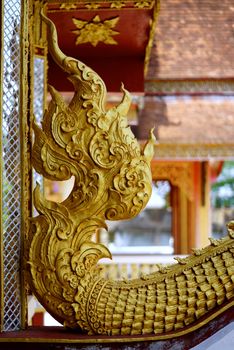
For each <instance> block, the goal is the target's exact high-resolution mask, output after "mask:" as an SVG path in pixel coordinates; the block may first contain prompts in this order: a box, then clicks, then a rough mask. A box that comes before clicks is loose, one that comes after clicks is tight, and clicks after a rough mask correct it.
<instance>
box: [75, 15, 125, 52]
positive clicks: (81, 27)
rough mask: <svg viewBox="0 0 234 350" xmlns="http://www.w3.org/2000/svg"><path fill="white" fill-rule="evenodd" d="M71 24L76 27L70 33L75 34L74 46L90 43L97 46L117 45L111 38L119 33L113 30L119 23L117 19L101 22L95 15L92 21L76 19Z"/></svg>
mask: <svg viewBox="0 0 234 350" xmlns="http://www.w3.org/2000/svg"><path fill="white" fill-rule="evenodd" d="M72 20H73V23H74V24H75V26H76V27H77V29H76V30H73V31H72V32H73V33H75V34H77V38H76V45H79V44H85V43H90V44H91V45H93V46H97V44H98V43H99V42H101V43H104V44H108V45H117V44H118V42H117V41H116V40H115V39H114V38H113V36H115V35H118V34H119V32H117V31H116V30H113V28H115V26H116V24H117V23H118V21H119V17H118V16H117V17H114V18H110V19H105V20H101V19H100V17H99V15H96V16H95V17H94V18H93V19H92V21H85V20H82V19H78V18H73V19H72Z"/></svg>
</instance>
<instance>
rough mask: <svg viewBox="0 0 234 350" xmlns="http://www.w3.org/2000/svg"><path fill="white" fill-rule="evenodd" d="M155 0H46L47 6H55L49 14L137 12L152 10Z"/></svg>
mask: <svg viewBox="0 0 234 350" xmlns="http://www.w3.org/2000/svg"><path fill="white" fill-rule="evenodd" d="M154 3H155V0H115V1H114V0H92V1H87V0H77V1H75V0H61V1H59V0H48V4H52V5H57V6H56V7H55V8H53V9H49V12H58V11H74V10H90V11H92V10H93V11H96V10H98V9H108V10H121V9H129V8H135V9H139V10H142V9H144V10H150V9H152V8H153V6H154Z"/></svg>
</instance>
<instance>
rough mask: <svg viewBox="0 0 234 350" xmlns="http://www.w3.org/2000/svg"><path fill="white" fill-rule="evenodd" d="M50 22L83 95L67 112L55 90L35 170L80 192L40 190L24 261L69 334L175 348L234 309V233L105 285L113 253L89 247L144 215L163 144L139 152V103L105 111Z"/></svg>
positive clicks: (90, 75) (52, 39)
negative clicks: (111, 227)
mask: <svg viewBox="0 0 234 350" xmlns="http://www.w3.org/2000/svg"><path fill="white" fill-rule="evenodd" d="M43 18H44V20H45V22H46V23H47V25H48V28H49V30H50V32H49V49H50V53H51V55H52V57H53V59H54V61H55V62H56V63H57V64H58V65H59V66H60V68H61V69H63V70H64V71H66V72H67V73H68V74H69V79H70V80H71V81H72V83H73V85H74V90H75V92H74V96H73V99H72V100H71V102H70V103H69V105H67V104H66V103H65V101H64V100H63V98H62V97H61V96H60V94H59V93H58V92H57V91H56V90H55V89H54V88H53V87H50V93H51V96H52V100H51V102H50V104H49V106H48V110H47V111H46V112H45V114H44V118H43V123H42V128H40V127H39V126H38V125H36V124H35V123H34V132H35V142H34V146H33V152H32V161H33V166H34V168H35V169H36V171H37V172H38V173H40V174H42V175H43V176H44V177H46V178H48V179H51V180H66V179H69V178H70V177H71V176H72V175H73V176H74V177H75V182H74V187H73V189H72V191H71V193H70V195H69V196H68V198H67V199H65V200H64V201H63V202H62V203H56V202H51V201H48V200H46V199H45V198H44V197H43V195H42V193H41V192H40V188H39V186H37V187H36V189H35V191H34V198H35V207H36V209H37V211H38V213H39V215H38V216H37V217H35V218H33V219H31V231H30V234H29V237H28V244H29V251H28V254H27V257H26V258H27V261H28V267H29V270H28V274H29V275H28V281H29V283H30V286H31V289H32V291H33V293H34V294H35V295H36V297H37V298H38V300H39V301H40V303H41V304H42V305H43V306H44V307H45V308H46V309H47V311H48V312H50V313H51V315H52V316H53V317H55V318H56V319H57V320H58V321H59V322H61V323H63V324H64V326H66V327H69V328H72V329H76V330H77V332H80V331H82V332H86V333H88V334H89V335H96V336H97V335H108V336H113V338H108V341H110V339H115V340H116V338H117V339H119V338H118V337H119V336H123V338H122V339H124V338H125V337H127V336H129V335H131V336H135V335H139V336H140V337H139V338H138V341H139V340H145V339H149V340H150V339H168V338H172V337H175V336H178V334H179V335H181V334H186V333H188V332H190V331H191V330H194V329H197V328H198V327H201V326H202V325H204V324H206V323H207V322H209V320H210V319H212V318H213V317H215V316H216V315H217V314H218V313H219V312H220V310H221V309H223V310H224V309H228V308H229V307H231V306H232V305H233V298H234V283H233V281H234V230H233V229H234V223H230V224H229V227H228V236H227V237H225V238H223V239H221V240H214V239H211V240H210V243H211V244H210V246H208V247H206V248H204V249H197V250H194V251H193V254H192V255H191V256H189V257H186V258H184V259H179V258H178V259H177V263H176V264H173V265H171V266H159V270H158V271H157V272H155V273H152V274H149V275H143V276H142V277H141V278H138V279H133V280H117V281H114V280H109V279H105V278H102V277H101V275H100V265H98V264H97V263H98V261H99V260H100V259H101V258H104V257H106V258H111V252H110V251H109V250H108V248H107V247H105V246H104V245H102V244H100V243H95V242H93V241H92V240H91V237H92V236H93V234H94V233H95V231H96V230H97V229H100V228H101V227H105V228H106V224H105V221H106V220H112V221H113V220H120V219H127V218H131V217H134V216H136V215H137V214H138V213H139V212H140V211H141V210H142V209H143V208H144V206H145V205H146V203H147V201H148V200H149V198H150V194H151V190H152V189H151V181H152V176H151V170H150V161H151V159H152V157H153V152H154V144H155V138H154V136H153V130H151V133H150V139H149V141H148V142H147V143H146V144H145V145H144V147H143V148H141V147H140V146H139V144H138V142H137V140H136V139H135V137H134V135H133V134H132V132H131V130H130V128H129V127H128V123H127V120H126V114H127V112H128V110H129V107H130V103H131V97H130V94H129V93H128V91H127V90H125V89H124V87H123V86H122V92H123V98H122V101H121V102H120V104H119V105H117V106H116V107H113V108H111V109H110V110H108V111H106V110H105V106H104V101H105V98H106V88H105V85H104V83H103V81H102V80H101V78H100V77H99V76H98V75H97V74H96V73H95V72H94V71H92V70H91V69H90V68H89V67H87V66H86V65H85V64H83V63H82V62H80V61H79V60H75V59H74V58H70V57H67V56H65V55H64V54H63V53H62V52H61V50H60V49H59V47H58V44H57V34H56V29H55V26H54V25H53V23H52V22H51V21H50V20H49V19H48V18H46V17H44V16H43ZM147 337H148V338H147ZM95 339H96V338H95Z"/></svg>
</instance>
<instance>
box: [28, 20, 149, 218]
mask: <svg viewBox="0 0 234 350" xmlns="http://www.w3.org/2000/svg"><path fill="white" fill-rule="evenodd" d="M42 16H43V19H44V21H45V22H46V23H47V24H48V28H49V32H50V33H49V36H48V44H49V50H50V53H51V55H52V57H53V59H54V61H55V62H56V63H57V64H58V65H59V66H60V67H61V69H63V70H64V71H65V72H67V73H68V75H69V77H68V79H69V80H70V81H71V82H72V83H73V86H74V96H73V98H72V100H71V101H70V103H69V104H66V103H65V101H64V100H63V98H62V97H61V96H60V94H59V93H58V92H57V91H56V90H55V89H54V88H53V87H49V91H50V94H51V97H52V100H51V102H50V104H49V107H48V110H47V111H46V113H45V115H44V118H43V123H42V129H41V128H39V127H38V126H37V125H36V124H34V131H35V143H34V148H33V165H34V167H35V169H36V170H37V172H39V173H41V174H42V175H43V176H45V177H46V178H49V179H51V180H66V179H69V178H70V177H71V176H74V178H75V183H74V188H73V191H72V192H71V194H70V196H69V197H68V198H67V199H66V200H65V202H66V206H67V207H68V208H71V209H72V212H73V213H78V212H79V215H81V216H82V217H84V216H85V215H93V216H95V217H99V218H100V219H101V220H105V219H108V220H119V219H128V218H131V217H134V216H136V215H137V214H138V213H139V212H140V211H141V210H142V209H143V208H144V207H145V205H146V203H147V202H148V200H149V198H150V195H151V170H150V161H151V159H152V157H153V152H154V143H155V138H154V135H153V130H151V133H150V139H149V141H148V142H147V143H146V145H145V146H144V148H143V149H141V147H140V145H139V144H138V142H137V140H136V138H135V137H134V135H133V133H132V131H131V129H130V127H129V126H128V123H127V117H126V115H127V113H128V110H129V107H130V104H131V97H130V94H129V92H128V91H127V90H126V89H125V88H124V86H123V85H122V87H121V90H122V92H123V97H122V101H121V102H120V103H119V105H117V106H115V107H113V108H111V109H109V110H108V111H106V110H105V107H104V102H105V98H106V88H105V84H104V82H103V81H102V79H101V78H100V77H99V76H98V75H97V74H96V73H95V72H94V71H93V70H92V69H90V68H89V67H87V66H86V65H85V64H83V63H82V62H80V61H79V60H76V59H74V58H71V57H67V56H66V55H64V54H63V53H62V51H61V50H60V49H59V47H58V43H57V33H56V29H55V26H54V24H53V23H52V22H51V21H50V20H49V19H48V18H47V17H45V16H44V15H42Z"/></svg>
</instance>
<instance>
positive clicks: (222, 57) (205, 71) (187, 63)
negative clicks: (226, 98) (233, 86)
mask: <svg viewBox="0 0 234 350" xmlns="http://www.w3.org/2000/svg"><path fill="white" fill-rule="evenodd" d="M233 30H234V2H233V0H222V1H219V0H163V1H161V6H160V13H159V16H158V23H157V27H156V31H155V36H154V44H153V48H152V51H151V59H150V64H149V69H148V74H147V76H146V80H152V79H201V78H221V79H223V78H234V60H233V57H234V36H233Z"/></svg>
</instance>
